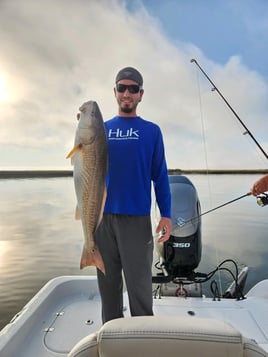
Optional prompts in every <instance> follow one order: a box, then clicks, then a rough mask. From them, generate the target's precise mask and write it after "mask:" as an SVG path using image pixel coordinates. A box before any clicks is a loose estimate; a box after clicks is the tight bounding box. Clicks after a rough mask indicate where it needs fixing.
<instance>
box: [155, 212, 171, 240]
mask: <svg viewBox="0 0 268 357" xmlns="http://www.w3.org/2000/svg"><path fill="white" fill-rule="evenodd" d="M171 230H172V225H171V219H170V218H167V217H162V218H161V219H160V222H159V224H158V226H157V228H156V233H161V237H160V238H159V239H158V243H164V242H165V241H167V240H168V239H169V237H170V233H171Z"/></svg>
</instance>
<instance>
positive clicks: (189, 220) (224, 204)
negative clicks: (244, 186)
mask: <svg viewBox="0 0 268 357" xmlns="http://www.w3.org/2000/svg"><path fill="white" fill-rule="evenodd" d="M250 195H252V193H251V192H247V193H245V194H244V195H242V196H239V197H237V198H234V199H233V200H231V201H228V202H226V203H223V204H221V205H220V206H217V207H215V208H212V209H210V210H209V211H206V212H204V213H201V214H200V215H198V216H196V217H194V218H190V219H188V220H187V221H184V222H182V223H181V224H180V225H179V226H180V227H183V226H184V225H185V224H187V223H189V222H192V221H195V220H196V219H199V218H200V217H201V216H204V215H205V214H208V213H210V212H213V211H215V210H216V209H219V208H221V207H224V206H227V205H229V204H230V203H233V202H235V201H238V200H241V198H244V197H247V196H250ZM258 204H259V203H258Z"/></svg>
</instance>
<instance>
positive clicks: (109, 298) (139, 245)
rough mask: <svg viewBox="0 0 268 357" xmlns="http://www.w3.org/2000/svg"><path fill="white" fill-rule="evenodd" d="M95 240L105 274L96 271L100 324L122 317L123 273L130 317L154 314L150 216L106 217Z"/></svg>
mask: <svg viewBox="0 0 268 357" xmlns="http://www.w3.org/2000/svg"><path fill="white" fill-rule="evenodd" d="M95 241H96V244H97V246H98V247H99V250H100V253H101V255H102V258H103V261H104V265H105V270H106V274H105V275H104V274H103V273H102V272H101V271H100V270H98V269H97V276H98V284H99V290H100V294H101V300H102V320H103V323H105V322H107V321H109V320H112V319H115V318H119V317H123V278H122V270H123V272H124V277H125V282H126V287H127V291H128V297H129V305H130V313H131V316H144V315H153V309H152V262H153V245H154V244H153V237H152V228H151V220H150V216H128V215H114V214H105V215H104V216H103V219H102V222H101V224H100V226H99V228H98V230H97V232H96V235H95Z"/></svg>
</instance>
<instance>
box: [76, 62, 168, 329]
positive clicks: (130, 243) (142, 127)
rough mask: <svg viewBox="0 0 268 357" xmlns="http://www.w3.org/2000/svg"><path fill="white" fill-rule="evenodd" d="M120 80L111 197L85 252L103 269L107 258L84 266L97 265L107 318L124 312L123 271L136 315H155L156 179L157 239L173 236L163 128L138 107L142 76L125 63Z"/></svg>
mask: <svg viewBox="0 0 268 357" xmlns="http://www.w3.org/2000/svg"><path fill="white" fill-rule="evenodd" d="M115 82H116V83H115V84H116V85H115V88H114V95H115V98H116V100H117V103H118V115H116V116H115V117H114V118H112V119H110V120H108V121H106V122H105V123H104V124H105V130H106V136H107V144H108V171H107V176H106V188H107V196H106V195H105V192H104V195H103V196H104V198H106V200H105V205H104V208H103V217H102V220H101V217H100V219H99V221H100V223H99V222H98V220H96V222H97V223H96V227H95V228H96V229H95V231H94V232H93V234H94V243H93V248H92V245H90V244H89V245H88V247H86V251H85V252H84V253H85V254H91V255H92V254H93V255H94V254H95V252H96V251H97V253H98V255H97V256H99V253H100V256H101V258H102V259H103V263H104V268H103V263H101V264H95V263H94V261H93V260H94V258H93V260H92V259H91V258H89V260H88V264H87V263H85V264H84V265H83V266H85V265H92V264H93V265H96V266H97V267H98V269H97V277H98V284H99V289H100V294H101V300H102V319H103V322H106V321H109V320H112V319H115V318H119V317H123V277H122V272H123V273H124V278H125V283H126V287H127V291H128V297H129V306H130V312H131V315H132V316H140V315H153V308H152V304H153V302H152V261H153V246H154V241H153V233H152V226H151V218H150V210H151V185H152V183H153V187H154V191H155V196H156V201H157V204H158V207H159V210H160V214H161V218H160V221H159V224H158V226H157V229H156V233H159V234H160V235H161V236H160V238H159V240H158V242H160V243H163V242H165V241H166V240H168V239H169V236H170V233H171V219H170V218H171V194H170V188H169V181H168V172H167V165H166V160H165V152H164V144H163V138H162V133H161V130H160V128H159V127H158V125H156V124H154V123H152V122H150V121H147V120H145V119H143V118H141V117H140V116H138V115H137V111H136V110H137V106H138V104H139V102H141V100H142V98H143V94H144V89H143V78H142V75H141V74H140V72H138V71H137V70H136V69H135V68H133V67H126V68H123V69H122V70H120V71H119V72H118V74H117V76H116V81H115ZM88 103H89V102H88ZM86 108H87V103H84V104H83V105H82V107H80V111H81V116H82V115H83V113H84V112H85V111H86ZM88 184H89V185H90V182H89V183H88ZM102 199H103V198H102V197H100V198H99V200H100V201H102ZM101 213H102V210H101V211H100V214H101ZM94 244H95V245H94ZM84 249H85V248H84ZM97 260H99V258H97ZM84 261H86V260H85V259H84ZM92 261H93V262H92Z"/></svg>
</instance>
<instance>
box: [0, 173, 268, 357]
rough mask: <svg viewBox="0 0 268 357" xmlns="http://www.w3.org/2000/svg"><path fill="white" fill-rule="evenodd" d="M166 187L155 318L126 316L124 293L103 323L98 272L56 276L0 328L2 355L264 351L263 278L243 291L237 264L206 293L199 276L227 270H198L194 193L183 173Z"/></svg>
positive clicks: (266, 307)
mask: <svg viewBox="0 0 268 357" xmlns="http://www.w3.org/2000/svg"><path fill="white" fill-rule="evenodd" d="M170 187H171V193H172V225H173V230H172V234H171V237H170V239H169V241H167V242H165V244H164V245H161V246H160V247H159V246H157V245H156V248H157V249H158V255H159V261H158V262H157V263H156V265H155V268H156V273H155V274H154V275H153V281H152V287H153V289H152V295H153V310H154V316H136V317H132V316H130V312H129V303H128V296H127V292H125V293H124V316H125V317H124V318H120V319H115V320H112V321H109V322H107V323H105V324H102V320H101V313H100V311H101V299H100V295H99V290H98V283H97V278H96V276H59V277H56V278H54V279H52V280H50V281H49V282H47V283H46V284H45V286H43V288H42V289H41V290H40V291H39V292H38V293H37V294H36V295H35V296H34V297H33V298H32V299H31V300H30V301H29V302H28V303H27V304H26V305H25V307H24V308H23V309H22V310H21V311H19V312H18V313H17V314H16V315H15V316H14V317H13V319H12V320H11V321H10V322H9V323H8V324H7V325H6V326H5V327H4V328H3V329H2V330H1V331H0V356H1V357H15V356H20V357H31V356H36V357H64V356H66V357H85V356H88V357H89V356H116V357H120V356H126V355H127V356H130V357H131V356H154V357H157V356H163V355H166V356H171V357H172V356H178V355H184V354H187V355H188V356H215V355H217V356H235V357H237V356H247V357H254V356H256V357H264V356H268V279H265V280H262V281H259V282H258V283H257V284H256V285H255V286H253V287H252V288H250V289H249V290H248V291H247V292H245V291H244V288H245V281H246V278H247V274H248V267H244V268H243V269H241V271H240V272H238V271H237V269H235V273H234V274H233V277H234V278H233V281H232V283H231V284H229V285H228V286H227V288H226V289H225V291H224V293H220V291H219V289H218V287H217V283H216V282H215V280H213V281H212V283H211V287H212V295H211V296H206V295H205V294H203V291H202V284H203V283H204V281H208V280H210V279H212V277H213V276H214V274H215V272H216V271H218V270H220V269H223V270H224V269H225V270H229V269H227V268H224V264H226V262H223V263H221V264H220V265H219V266H218V267H216V269H215V270H213V272H211V273H208V274H205V273H200V272H198V271H196V270H197V268H198V266H199V263H200V260H201V256H202V239H201V238H202V237H201V208H200V202H199V199H198V194H197V192H196V189H195V187H194V185H193V184H192V182H191V181H190V180H189V179H188V178H187V177H186V176H182V175H175V176H170ZM178 197H180V200H178ZM156 216H157V213H156ZM229 262H230V260H229ZM231 263H234V262H231Z"/></svg>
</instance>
